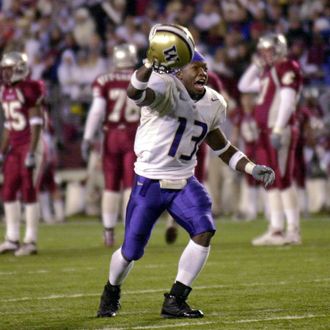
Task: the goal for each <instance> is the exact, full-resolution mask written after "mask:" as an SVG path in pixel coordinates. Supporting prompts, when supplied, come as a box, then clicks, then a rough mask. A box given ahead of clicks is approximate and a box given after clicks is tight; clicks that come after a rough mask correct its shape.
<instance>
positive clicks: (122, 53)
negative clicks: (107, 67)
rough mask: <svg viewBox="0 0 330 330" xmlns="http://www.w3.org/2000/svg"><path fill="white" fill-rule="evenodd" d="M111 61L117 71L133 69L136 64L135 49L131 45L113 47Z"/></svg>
mask: <svg viewBox="0 0 330 330" xmlns="http://www.w3.org/2000/svg"><path fill="white" fill-rule="evenodd" d="M112 61H113V64H114V66H115V67H116V68H118V69H123V68H132V67H134V66H135V65H136V63H137V62H138V58H137V50H136V47H135V46H134V45H133V44H122V45H118V46H115V47H114V48H113V56H112Z"/></svg>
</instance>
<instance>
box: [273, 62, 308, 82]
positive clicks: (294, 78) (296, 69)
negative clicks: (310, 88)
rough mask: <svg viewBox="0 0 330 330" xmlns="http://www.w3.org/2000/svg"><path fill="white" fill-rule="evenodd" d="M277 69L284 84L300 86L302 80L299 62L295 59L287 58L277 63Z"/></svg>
mask: <svg viewBox="0 0 330 330" xmlns="http://www.w3.org/2000/svg"><path fill="white" fill-rule="evenodd" d="M276 71H277V73H278V76H279V80H280V84H281V85H282V86H284V87H285V86H288V87H296V88H298V87H299V85H300V84H301V82H302V74H301V70H300V66H299V64H298V63H297V62H296V61H294V60H285V61H283V62H280V63H278V64H277V65H276Z"/></svg>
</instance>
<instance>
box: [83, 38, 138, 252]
mask: <svg viewBox="0 0 330 330" xmlns="http://www.w3.org/2000/svg"><path fill="white" fill-rule="evenodd" d="M136 63H137V53H136V48H135V46H134V45H132V44H122V45H118V46H116V47H114V50H113V65H114V70H112V71H110V72H109V73H106V74H103V75H101V76H99V77H98V78H97V79H96V80H95V81H94V83H93V102H92V105H91V108H90V111H89V113H88V118H87V121H86V126H85V131H84V138H83V142H82V148H81V149H82V156H83V158H84V160H85V161H86V160H87V159H88V155H89V150H90V148H91V144H92V140H93V138H94V135H95V132H96V130H97V128H98V126H99V124H100V123H101V121H102V120H103V132H104V139H103V147H102V161H103V172H104V180H105V190H104V192H103V196H102V222H103V226H104V243H105V245H106V246H109V247H111V246H113V245H114V227H115V226H116V224H117V221H118V216H119V213H120V203H121V199H122V200H123V208H126V204H127V201H128V198H129V195H130V192H131V187H132V185H133V177H134V172H133V170H134V162H135V158H136V157H135V154H134V138H135V133H136V129H137V127H138V124H139V120H140V110H139V108H138V107H137V105H136V104H135V103H134V102H133V101H132V100H130V99H129V98H128V97H127V92H126V90H127V87H128V85H129V82H130V79H131V75H132V73H133V71H134V67H135V65H136ZM121 192H123V193H122V194H121ZM123 219H125V214H123Z"/></svg>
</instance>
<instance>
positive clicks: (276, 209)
mask: <svg viewBox="0 0 330 330" xmlns="http://www.w3.org/2000/svg"><path fill="white" fill-rule="evenodd" d="M257 50H258V55H257V57H256V58H255V61H254V62H253V63H252V64H251V65H250V66H249V67H248V69H247V70H246V71H245V73H244V74H243V76H242V77H241V79H240V81H239V86H238V87H239V89H240V91H241V92H245V93H249V92H258V93H259V97H258V99H257V104H256V108H255V119H256V122H257V126H258V129H259V137H258V141H257V150H256V161H257V162H261V163H263V164H266V165H268V166H270V167H272V168H273V169H274V170H275V173H276V179H275V183H274V184H273V185H272V186H271V187H269V188H268V190H267V196H268V202H269V211H270V225H269V229H268V231H267V232H266V233H265V234H264V235H262V236H260V237H257V238H256V239H254V240H253V241H252V244H253V245H256V246H260V245H283V244H299V243H300V242H301V237H300V219H299V217H300V215H299V207H298V199H297V193H296V190H295V188H294V186H293V166H294V155H295V149H296V143H297V137H298V132H297V127H296V125H295V111H296V108H297V102H298V98H299V95H300V91H301V89H302V75H301V70H300V67H299V64H298V63H297V62H295V61H294V60H290V59H288V57H287V51H288V49H287V42H286V39H285V37H284V36H283V35H281V34H275V33H269V34H266V35H264V36H262V37H261V38H260V39H259V42H258V45H257ZM285 220H286V223H287V226H286V230H285Z"/></svg>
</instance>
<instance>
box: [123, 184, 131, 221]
mask: <svg viewBox="0 0 330 330" xmlns="http://www.w3.org/2000/svg"><path fill="white" fill-rule="evenodd" d="M131 191H132V189H131V188H127V189H125V190H124V191H123V206H122V219H123V223H124V224H125V219H126V208H127V204H128V201H129V198H130V196H131Z"/></svg>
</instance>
